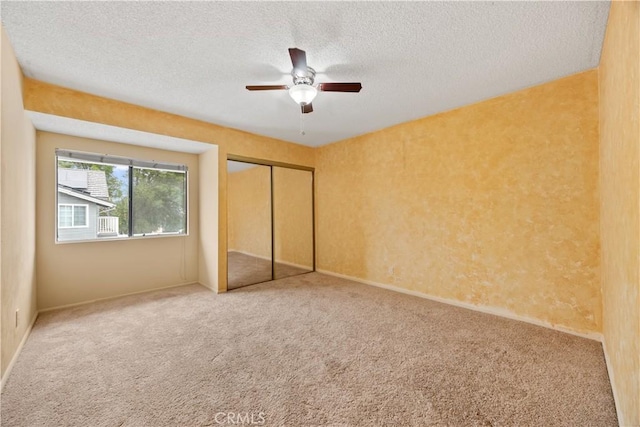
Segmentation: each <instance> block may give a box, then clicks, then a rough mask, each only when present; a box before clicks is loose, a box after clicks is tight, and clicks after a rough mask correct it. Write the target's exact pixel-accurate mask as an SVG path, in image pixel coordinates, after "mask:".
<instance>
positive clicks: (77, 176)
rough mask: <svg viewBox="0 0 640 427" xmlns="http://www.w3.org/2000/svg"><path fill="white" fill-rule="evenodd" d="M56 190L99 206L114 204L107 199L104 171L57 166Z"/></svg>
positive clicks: (107, 187)
mask: <svg viewBox="0 0 640 427" xmlns="http://www.w3.org/2000/svg"><path fill="white" fill-rule="evenodd" d="M58 191H59V192H61V193H64V194H68V195H70V196H73V197H77V198H80V199H83V200H87V201H90V202H93V203H97V204H99V205H101V206H106V207H114V206H115V204H114V203H111V202H110V201H109V186H108V185H107V175H106V174H105V173H104V171H100V170H88V169H64V168H59V169H58Z"/></svg>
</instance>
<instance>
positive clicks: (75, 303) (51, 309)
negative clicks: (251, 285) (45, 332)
mask: <svg viewBox="0 0 640 427" xmlns="http://www.w3.org/2000/svg"><path fill="white" fill-rule="evenodd" d="M188 285H200V283H198V282H186V283H179V284H177V285H169V286H163V287H161V288H153V289H145V290H143V291H136V292H129V293H126V294H119V295H114V296H110V297H104V298H97V299H92V300H88V301H82V302H74V303H72V304H64V305H57V306H55V307H49V308H43V309H42V310H40V311H39V313H45V312H47V311H53V310H61V309H63V308H71V307H78V306H81V305H86V304H93V303H94V302H99V301H108V300H111V299H115V298H122V297H128V296H130V295H139V294H146V293H147V292H155V291H162V290H164V289H171V288H178V287H180V286H188ZM200 286H204V285H200ZM205 288H208V287H207V286H205ZM208 289H210V288H208Z"/></svg>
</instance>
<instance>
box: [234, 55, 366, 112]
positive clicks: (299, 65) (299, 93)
mask: <svg viewBox="0 0 640 427" xmlns="http://www.w3.org/2000/svg"><path fill="white" fill-rule="evenodd" d="M289 56H291V63H292V64H293V70H292V71H291V77H293V86H287V85H259V86H247V90H284V89H288V90H289V95H290V96H291V98H292V99H293V100H294V101H295V102H296V103H297V104H298V105H300V109H301V111H302V113H303V114H306V113H310V112H312V111H313V105H311V102H312V101H313V99H314V98H315V97H316V95H317V94H318V91H319V90H320V91H323V92H360V89H362V84H360V83H319V84H317V85H316V86H313V83H314V80H315V77H316V71H315V70H314V69H313V68H311V67H309V66H308V65H307V54H306V53H305V51H304V50H301V49H298V48H295V47H294V48H290V49H289Z"/></svg>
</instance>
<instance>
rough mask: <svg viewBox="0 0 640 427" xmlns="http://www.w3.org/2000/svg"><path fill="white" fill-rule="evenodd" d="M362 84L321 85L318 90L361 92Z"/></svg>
mask: <svg viewBox="0 0 640 427" xmlns="http://www.w3.org/2000/svg"><path fill="white" fill-rule="evenodd" d="M360 89H362V84H361V83H320V84H319V85H318V90H322V91H324V92H360Z"/></svg>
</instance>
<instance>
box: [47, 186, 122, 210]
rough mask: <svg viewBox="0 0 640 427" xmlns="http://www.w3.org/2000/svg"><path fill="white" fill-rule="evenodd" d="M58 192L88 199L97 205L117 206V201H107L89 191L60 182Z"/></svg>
mask: <svg viewBox="0 0 640 427" xmlns="http://www.w3.org/2000/svg"><path fill="white" fill-rule="evenodd" d="M58 192H59V193H63V194H68V195H69V196H72V197H77V198H78V199H82V200H86V201H88V202H93V203H95V204H97V205H100V206H105V207H107V208H114V207H115V206H116V204H115V203H111V202H107V201H106V200H102V199H98V198H97V197H92V196H90V195H88V194H87V193H84V192H80V191H75V190H74V189H72V188H68V187H65V186H63V185H60V184H58Z"/></svg>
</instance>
